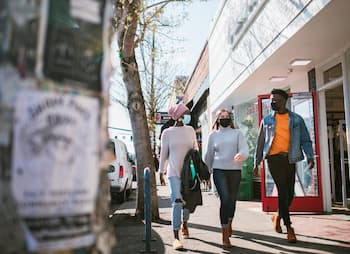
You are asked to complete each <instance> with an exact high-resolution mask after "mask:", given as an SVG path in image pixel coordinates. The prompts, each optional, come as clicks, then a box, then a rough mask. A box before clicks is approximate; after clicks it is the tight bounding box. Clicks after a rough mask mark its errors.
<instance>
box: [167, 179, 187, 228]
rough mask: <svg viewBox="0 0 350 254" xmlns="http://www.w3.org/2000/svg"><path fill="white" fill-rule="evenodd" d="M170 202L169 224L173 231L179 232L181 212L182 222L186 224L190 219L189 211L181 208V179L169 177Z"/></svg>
mask: <svg viewBox="0 0 350 254" xmlns="http://www.w3.org/2000/svg"><path fill="white" fill-rule="evenodd" d="M168 179H169V185H170V192H171V193H170V200H171V206H172V211H171V224H172V225H173V230H180V227H181V211H182V221H184V222H187V221H188V219H189V218H190V211H189V210H188V209H187V208H183V200H182V195H181V179H180V178H179V177H177V176H172V177H169V178H168Z"/></svg>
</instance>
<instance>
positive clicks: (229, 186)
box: [213, 169, 241, 227]
mask: <svg viewBox="0 0 350 254" xmlns="http://www.w3.org/2000/svg"><path fill="white" fill-rule="evenodd" d="M213 178H214V183H215V186H216V189H217V191H218V193H219V197H220V222H221V226H222V227H225V226H227V224H228V219H229V218H230V219H232V218H233V216H234V214H235V211H236V200H237V194H238V190H239V184H240V182H241V170H222V169H214V173H213Z"/></svg>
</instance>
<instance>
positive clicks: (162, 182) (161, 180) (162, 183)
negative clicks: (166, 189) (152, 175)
mask: <svg viewBox="0 0 350 254" xmlns="http://www.w3.org/2000/svg"><path fill="white" fill-rule="evenodd" d="M159 180H160V184H161V185H162V186H165V180H164V173H159Z"/></svg>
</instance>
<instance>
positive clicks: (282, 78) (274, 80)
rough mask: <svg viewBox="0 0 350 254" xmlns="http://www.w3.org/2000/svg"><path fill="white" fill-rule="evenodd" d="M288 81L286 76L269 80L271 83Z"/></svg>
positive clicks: (273, 77)
mask: <svg viewBox="0 0 350 254" xmlns="http://www.w3.org/2000/svg"><path fill="white" fill-rule="evenodd" d="M286 79H287V77H286V76H272V77H270V78H269V81H270V82H281V81H284V80H286Z"/></svg>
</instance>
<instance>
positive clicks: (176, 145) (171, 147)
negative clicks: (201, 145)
mask: <svg viewBox="0 0 350 254" xmlns="http://www.w3.org/2000/svg"><path fill="white" fill-rule="evenodd" d="M160 143H161V146H160V162H159V172H161V173H164V172H165V171H166V172H167V176H168V177H172V176H178V177H180V175H181V170H182V166H183V162H184V159H185V156H186V153H187V152H188V151H189V150H190V149H192V148H193V149H198V144H197V139H196V133H195V131H194V129H193V127H191V126H186V125H185V126H179V127H175V126H174V127H170V128H168V129H166V130H164V131H163V133H162V136H161V139H160ZM166 162H167V163H166ZM166 165H167V166H166Z"/></svg>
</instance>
